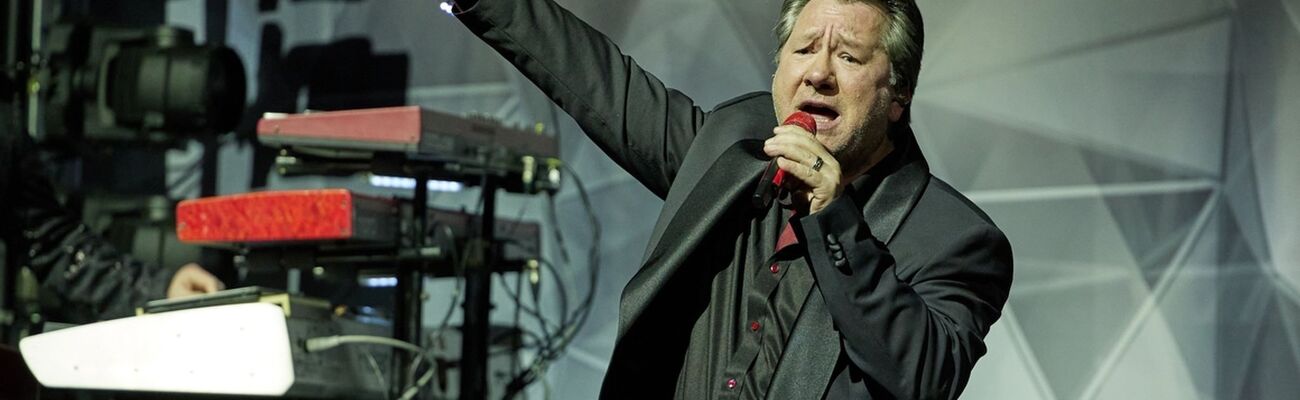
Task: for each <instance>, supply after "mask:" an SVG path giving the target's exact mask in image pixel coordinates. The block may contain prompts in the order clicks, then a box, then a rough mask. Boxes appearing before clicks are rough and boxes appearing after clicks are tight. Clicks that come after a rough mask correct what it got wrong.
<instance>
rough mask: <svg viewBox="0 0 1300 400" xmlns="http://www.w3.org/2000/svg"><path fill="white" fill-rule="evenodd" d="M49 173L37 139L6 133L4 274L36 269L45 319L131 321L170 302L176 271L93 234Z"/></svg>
mask: <svg viewBox="0 0 1300 400" xmlns="http://www.w3.org/2000/svg"><path fill="white" fill-rule="evenodd" d="M44 168H45V166H44V165H43V164H42V163H41V160H40V158H39V157H38V154H37V149H36V146H35V144H34V143H32V141H31V138H29V137H27V135H26V134H25V133H22V132H14V131H12V128H11V127H8V126H4V127H0V240H3V241H4V243H5V244H6V245H7V246H8V254H9V257H8V260H6V262H7V263H8V264H7V265H6V268H8V270H7V271H4V272H5V273H8V274H10V276H9V278H10V279H13V278H14V277H15V276H17V271H18V268H19V267H20V266H27V267H29V268H30V269H31V271H32V272H33V273H34V274H35V275H36V279H37V280H39V281H40V283H41V289H40V291H41V293H40V303H41V304H40V305H41V311H42V312H44V313H45V314H46V315H45V316H46V320H52V321H59V322H72V323H88V322H93V321H96V320H100V319H110V318H119V317H125V316H129V315H132V314H133V313H134V311H135V308H136V307H140V306H143V305H144V303H145V302H147V301H149V300H152V299H159V298H163V297H166V294H167V285H168V284H170V283H171V278H172V275H174V274H175V272H176V270H175V269H171V268H163V267H161V266H158V265H153V264H145V263H141V262H139V261H137V260H135V259H133V258H132V257H130V256H128V255H125V254H123V253H122V252H120V251H118V250H117V249H115V248H114V247H113V246H112V245H110V244H109V243H108V242H107V241H105V240H104V239H103V238H101V237H100V236H99V235H97V234H95V232H93V231H91V230H90V228H89V227H87V226H86V225H85V224H82V222H81V218H80V217H78V216H77V215H76V213H73V212H71V211H69V210H68V209H67V208H66V207H64V205H63V204H62V203H60V202H59V199H58V196H57V192H56V191H55V188H54V184H53V182H51V180H50V178H49V177H48V176H46V174H45V173H44ZM10 282H11V283H10V284H12V281H10ZM0 289H5V288H0ZM8 289H12V288H8ZM11 300H13V299H12V298H11Z"/></svg>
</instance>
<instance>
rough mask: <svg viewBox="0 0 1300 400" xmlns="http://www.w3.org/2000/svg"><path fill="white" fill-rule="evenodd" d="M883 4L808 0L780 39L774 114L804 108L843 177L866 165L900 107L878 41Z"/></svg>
mask: <svg viewBox="0 0 1300 400" xmlns="http://www.w3.org/2000/svg"><path fill="white" fill-rule="evenodd" d="M886 23H888V22H887V21H886V19H885V17H884V14H883V12H882V11H881V10H880V9H878V8H876V7H872V6H870V5H866V4H862V3H857V2H846V1H841V0H812V1H810V2H808V5H807V6H806V7H804V9H803V11H802V12H800V13H799V18H798V19H797V20H796V21H795V24H794V28H793V29H792V30H791V33H790V38H789V39H788V40H787V41H786V42H785V44H784V45H783V46H781V49H780V54H779V56H778V57H777V67H776V74H775V75H774V76H773V77H772V99H773V105H774V106H775V108H776V117H777V120H779V121H783V120H785V118H786V117H787V116H789V115H790V114H792V113H794V112H796V111H805V112H808V113H810V114H812V115H813V118H814V119H815V120H816V121H817V132H816V135H817V140H818V141H819V142H821V143H822V145H824V146H826V148H827V149H828V150H830V153H831V154H832V155H834V156H835V158H836V159H837V160H839V162H840V164H841V170H843V171H844V173H845V174H846V178H850V179H851V178H852V177H853V176H855V175H849V174H860V173H863V172H865V169H866V167H868V166H869V165H870V163H872V162H874V161H876V159H878V158H879V157H883V156H884V154H876V153H877V152H878V151H879V149H880V148H881V147H880V146H881V144H882V143H884V140H885V137H886V135H885V130H886V128H887V127H888V121H897V120H898V118H899V117H900V116H901V115H902V107H901V106H900V105H898V103H897V102H895V99H894V95H893V90H892V89H891V88H890V86H889V56H888V54H887V53H886V51H885V47H884V45H883V43H881V36H880V33H881V32H882V30H881V28H882V27H883V24H886Z"/></svg>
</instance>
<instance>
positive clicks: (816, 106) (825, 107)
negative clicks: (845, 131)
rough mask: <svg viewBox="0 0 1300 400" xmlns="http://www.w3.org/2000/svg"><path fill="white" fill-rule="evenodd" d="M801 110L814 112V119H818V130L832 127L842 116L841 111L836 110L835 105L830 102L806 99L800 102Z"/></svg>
mask: <svg viewBox="0 0 1300 400" xmlns="http://www.w3.org/2000/svg"><path fill="white" fill-rule="evenodd" d="M799 111H803V112H806V113H809V114H812V116H813V120H816V121H817V130H819V131H820V130H825V129H828V128H830V127H831V126H832V125H833V124H834V122H835V121H836V120H837V119H838V118H839V117H840V112H839V111H836V110H835V108H834V107H832V106H830V105H829V104H825V103H821V102H815V101H805V102H803V103H800V104H799ZM814 133H815V132H814Z"/></svg>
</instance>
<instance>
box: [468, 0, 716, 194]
mask: <svg viewBox="0 0 1300 400" xmlns="http://www.w3.org/2000/svg"><path fill="white" fill-rule="evenodd" d="M457 4H458V5H457V10H458V11H459V10H465V11H464V12H463V13H461V14H459V18H460V20H461V21H462V22H464V23H465V26H467V27H469V29H470V30H471V31H473V32H474V34H476V35H478V36H479V38H481V39H483V41H484V42H487V44H489V45H491V46H492V48H493V49H496V51H497V52H498V53H500V54H501V55H502V56H504V57H505V58H506V59H507V60H509V61H510V62H511V63H512V64H514V66H515V67H516V68H518V69H519V71H520V72H522V73H523V74H524V75H525V76H527V77H528V79H530V80H532V82H533V83H534V84H536V85H537V87H539V88H541V89H542V91H543V92H545V93H546V95H547V96H549V97H550V98H551V100H553V101H555V103H556V104H559V106H560V107H561V108H562V109H564V111H565V112H567V113H568V114H569V115H571V116H573V118H574V119H575V120H577V121H578V125H579V126H581V127H582V129H583V131H585V132H586V133H587V136H588V137H590V138H591V139H592V140H593V141H595V142H596V145H598V146H600V148H601V149H602V150H604V152H605V154H608V155H609V156H610V157H611V158H613V159H614V161H615V162H616V163H618V165H620V166H622V167H623V169H625V170H627V171H628V172H629V173H631V174H632V176H634V177H636V179H637V180H640V181H641V183H642V184H644V185H645V186H646V187H647V188H649V189H650V190H651V191H652V192H654V193H655V194H656V195H658V196H659V197H660V198H662V197H664V196H665V195H666V194H667V193H668V188H669V186H671V184H672V181H673V178H674V177H675V176H676V175H677V169H678V167H680V165H681V163H682V158H683V157H685V155H686V150H687V149H688V148H689V147H690V144H691V141H692V140H693V139H694V137H695V132H696V131H697V130H698V129H699V127H700V126H701V124H702V123H703V119H704V117H705V114H704V113H703V112H702V111H700V109H699V108H698V107H696V106H695V104H694V102H693V101H692V100H691V99H690V98H689V97H686V95H684V94H682V93H681V92H678V91H676V90H672V89H669V88H667V87H665V86H664V84H663V83H662V82H660V81H659V79H657V78H655V77H654V76H653V75H651V74H650V73H648V72H646V71H644V70H642V69H641V67H640V66H638V65H637V64H636V62H635V61H634V60H632V58H631V57H628V56H626V55H623V54H622V52H620V51H619V49H618V46H616V45H615V44H614V43H613V42H611V41H610V40H609V38H607V37H605V36H604V35H603V34H601V33H600V32H598V31H596V30H595V29H593V28H592V27H591V26H589V25H587V24H586V23H585V22H583V21H582V20H579V19H578V18H577V17H575V16H574V15H573V14H571V13H569V11H568V10H565V9H563V8H561V7H560V6H559V5H557V4H555V3H554V2H553V1H550V0H469V1H459V2H457Z"/></svg>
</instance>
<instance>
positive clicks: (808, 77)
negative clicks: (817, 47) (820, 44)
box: [803, 52, 835, 93]
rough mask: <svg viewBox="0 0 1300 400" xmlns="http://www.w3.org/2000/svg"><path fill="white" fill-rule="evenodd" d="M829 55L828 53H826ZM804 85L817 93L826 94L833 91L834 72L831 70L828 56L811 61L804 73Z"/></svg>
mask: <svg viewBox="0 0 1300 400" xmlns="http://www.w3.org/2000/svg"><path fill="white" fill-rule="evenodd" d="M826 54H829V52H826ZM803 80H804V84H805V85H808V86H811V87H812V88H813V89H814V90H816V91H817V92H819V93H821V92H826V91H834V90H835V72H834V70H833V69H832V68H831V60H830V56H829V55H821V56H819V57H816V58H815V59H814V60H812V61H811V62H810V63H809V65H808V70H807V71H806V72H805V73H804V79H803Z"/></svg>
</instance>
